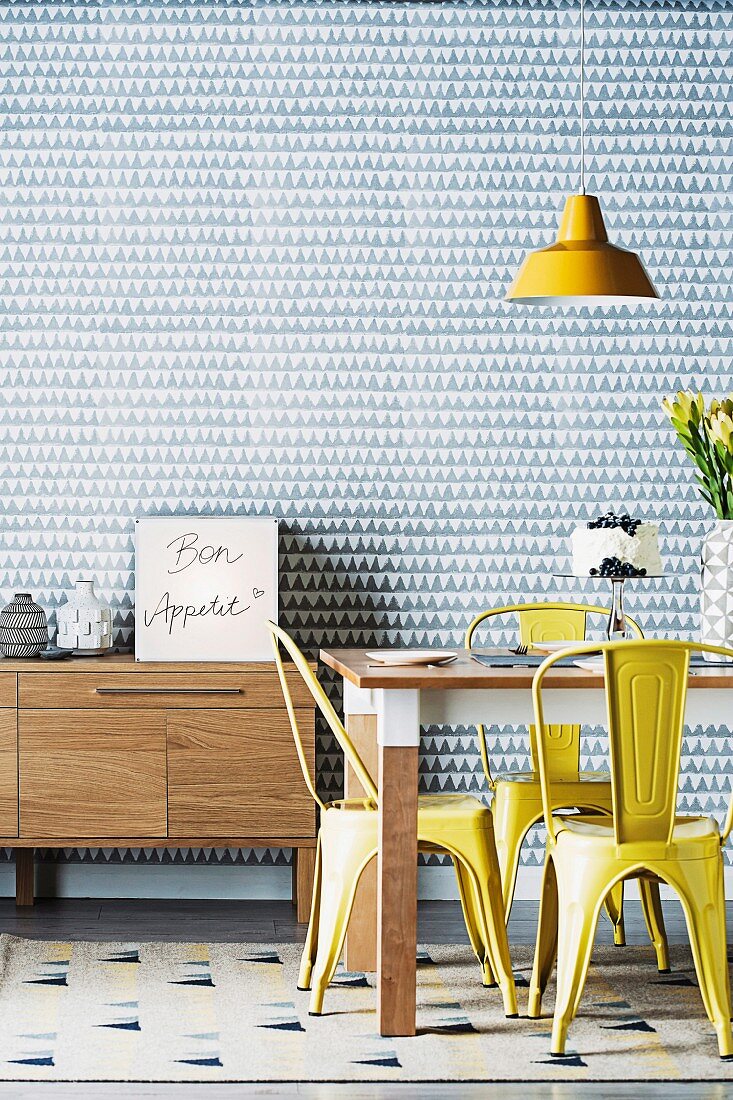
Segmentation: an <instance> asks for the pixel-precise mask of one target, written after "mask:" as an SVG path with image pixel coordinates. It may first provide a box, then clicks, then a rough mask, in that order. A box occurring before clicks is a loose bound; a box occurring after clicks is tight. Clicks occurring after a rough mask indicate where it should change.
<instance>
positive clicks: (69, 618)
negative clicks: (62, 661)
mask: <svg viewBox="0 0 733 1100" xmlns="http://www.w3.org/2000/svg"><path fill="white" fill-rule="evenodd" d="M56 624H57V627H58V633H57V635H56V645H57V646H58V647H59V649H72V650H73V651H74V655H75V656H77V657H86V656H93V655H94V654H95V653H104V652H105V650H107V649H110V648H111V646H112V611H111V610H110V608H109V607H107V606H106V605H105V604H103V603H102V601H101V600H100V599H99V597H98V596H96V595H95V593H94V581H77V582H76V589H75V590H74V591H73V592H72V593H71V594H70V595H69V596H68V597H67V600H66V603H64V604H62V605H61V607H59V608H58V610H57V612H56Z"/></svg>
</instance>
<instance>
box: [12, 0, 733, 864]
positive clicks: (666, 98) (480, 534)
mask: <svg viewBox="0 0 733 1100" xmlns="http://www.w3.org/2000/svg"><path fill="white" fill-rule="evenodd" d="M587 21H588V64H587V75H588V82H589V83H588V95H587V115H588V175H589V184H590V188H589V189H590V190H593V191H594V192H595V193H597V194H598V195H599V196H600V198H601V201H602V205H603V209H604V211H605V214H606V219H607V223H608V226H609V229H610V230H611V232H612V234H613V239H614V241H616V242H617V243H619V244H622V245H626V246H632V245H633V246H635V247H637V248H638V250H639V251H640V252H641V253H642V255H643V257H644V260H645V262H646V264H647V267H648V269H649V271H650V273H651V275H652V277H653V279H654V280H655V282H656V285H657V286H658V288H659V289H660V292H661V294H662V296H663V299H664V300H663V302H662V303H661V304H659V305H655V306H653V307H650V308H648V309H644V310H641V311H629V310H628V309H617V310H615V311H612V312H606V313H601V314H598V313H591V312H589V311H586V310H576V311H569V312H565V313H552V312H549V311H537V312H527V311H522V310H521V309H518V308H516V307H509V306H507V305H506V304H504V303H503V302H502V301H501V295H502V292H503V289H504V288H505V287H506V285H507V282H508V280H509V279H510V277H511V275H512V273H513V272H514V270H515V269H516V267H517V265H518V263H519V261H520V259H521V258H522V256H523V255H524V253H525V251H526V250H527V249H528V248H533V247H537V246H538V245H540V244H542V243H545V242H548V241H549V240H550V239H551V238H552V236H553V234H554V230H555V226H556V224H557V219H558V216H559V212H560V210H561V207H562V203H563V200H564V196H565V195H566V194H568V193H571V192H572V191H574V190H575V189H576V187H577V176H578V152H579V123H578V110H577V94H578V80H577V63H578V29H579V27H578V8H577V6H575V5H571V4H568V3H567V2H563V0H552V2H549V0H538V2H534V3H530V2H529V0H522V2H504V0H496V2H494V0H487V2H459V0H456V2H452V3H443V4H431V3H425V4H413V3H405V4H392V3H334V2H332V3H317V2H315V0H303V2H301V3H298V4H291V3H275V2H266V0H253V2H251V3H241V4H240V3H227V2H221V3H219V2H216V3H215V2H214V0H210V2H206V0H198V2H191V0H175V2H171V3H164V2H156V3H146V2H140V3H134V4H133V3H123V2H114V0H109V2H105V3H92V2H90V3H75V4H56V3H50V2H49V3H45V2H44V3H34V2H30V3H28V2H22V3H7V4H3V5H2V6H1V7H0V113H1V115H2V118H1V120H0V121H1V124H0V182H1V184H2V195H3V201H2V204H1V206H0V303H1V304H0V310H2V323H1V324H0V373H1V377H2V389H1V390H0V416H1V418H2V421H1V422H2V447H1V448H0V484H1V488H2V494H1V496H0V501H1V505H0V507H1V508H2V517H1V526H0V529H1V530H2V539H0V595H1V596H2V597H3V598H9V597H10V596H11V595H12V593H13V592H14V591H15V590H17V589H28V590H29V591H32V592H33V593H34V595H35V596H36V597H37V598H38V599H39V600H40V602H41V603H42V604H44V606H45V607H46V608H48V609H49V610H51V611H52V610H53V608H54V607H55V606H56V605H57V604H58V602H59V601H60V599H61V596H62V594H63V593H64V592H65V591H66V590H67V589H69V588H70V587H71V585H72V583H73V581H74V579H75V578H76V576H77V575H79V574H81V573H85V574H89V575H93V576H95V577H96V578H97V581H98V585H99V587H100V589H101V591H102V592H103V593H104V595H105V596H106V597H107V598H109V599H110V600H111V601H112V603H113V606H114V608H115V626H116V632H117V640H118V641H119V642H120V643H122V644H129V642H130V641H131V638H132V631H133V587H134V586H133V553H132V531H133V517H134V516H135V515H136V514H142V513H167V512H185V511H188V510H191V511H199V512H212V513H222V512H244V513H248V514H270V513H272V514H275V515H278V516H279V517H281V519H282V527H281V529H282V542H281V573H282V621H283V623H284V625H286V626H287V627H289V628H291V629H292V630H293V631H294V632H295V634H296V635H297V637H298V638H299V640H300V642H301V643H302V644H303V645H304V646H306V647H309V648H310V649H311V650H313V649H315V648H317V647H318V646H319V645H320V644H322V643H331V644H336V643H341V644H344V643H349V642H354V643H358V644H364V643H370V644H378V643H387V642H389V643H397V642H402V643H409V644H416V645H423V644H433V643H438V644H440V645H449V644H456V643H458V642H459V640H460V639H461V636H462V632H463V630H464V628H465V626H466V624H467V622H468V621H469V620H470V619H471V617H472V616H473V615H474V614H475V612H476V611H477V610H478V609H480V608H481V607H483V606H485V605H488V604H494V603H498V602H505V601H508V600H514V599H518V598H536V597H542V596H544V595H547V594H557V595H560V596H563V597H573V596H575V597H576V598H577V597H580V596H582V595H591V594H592V593H591V591H584V590H583V589H582V587H581V586H579V585H571V586H569V587H568V586H566V584H565V583H564V582H557V581H555V580H553V578H552V571H553V568H554V567H555V566H556V565H557V564H562V556H563V552H564V548H565V546H566V540H567V536H568V533H569V530H570V528H571V527H572V525H573V524H574V523H575V522H577V521H579V520H581V519H584V518H585V517H586V516H587V515H588V514H589V513H592V512H594V511H595V510H596V508H598V507H601V508H602V509H603V510H605V509H606V508H607V507H609V506H612V507H616V508H618V507H619V506H620V505H625V506H626V507H627V508H628V509H629V510H630V511H632V512H634V513H636V514H639V515H642V516H644V517H646V518H649V519H658V520H659V522H660V524H661V527H662V532H663V552H664V557H665V562H666V568H667V570H668V573H669V576H668V578H667V579H666V580H665V581H664V582H656V583H654V584H649V585H648V586H644V587H641V586H640V587H639V588H638V589H637V590H635V591H634V592H633V605H634V611H635V613H637V614H638V616H639V618H640V619H641V621H642V623H643V625H644V626H645V627H646V628H647V630H649V631H650V632H652V633H654V632H669V633H672V634H674V635H684V634H686V633H689V632H695V631H696V629H697V626H698V603H699V594H698V573H699V553H700V544H701V540H702V537H703V535H704V533H705V531H706V529H707V527H708V525H709V522H710V519H711V517H710V516H709V515H708V514H707V512H706V511H705V507H704V505H703V504H702V502H701V501H700V500H699V499H698V498H697V497H696V495H695V492H694V489H693V488H692V480H693V479H692V473H691V471H690V470H689V469H688V467H687V465H686V464H685V461H684V459H683V456H682V455H681V453H680V450H679V449H678V448H677V447H676V445H675V443H674V440H673V437H672V433H671V429H670V428H669V427H668V425H667V424H666V422H665V419H664V417H663V415H662V413H661V411H660V401H661V399H662V397H663V396H664V395H665V394H667V393H669V392H670V391H672V390H674V389H676V388H678V387H680V386H684V385H687V384H690V383H695V384H699V385H701V386H704V388H705V389H706V390H708V391H710V392H713V391H727V389H728V388H729V387H730V385H731V359H730V346H731V328H732V325H731V305H732V303H733V292H732V286H731V283H732V278H733V276H732V272H733V265H732V264H731V250H732V248H733V233H732V230H733V179H732V176H733V145H732V135H733V121H732V119H731V104H732V103H733V88H732V80H733V75H732V74H733V0H687V2H685V3H680V2H678V0H668V2H662V0H648V2H647V0H644V2H642V0H619V2H614V3H607V4H602V5H600V4H596V3H593V2H589V3H588V5H587ZM593 594H597V593H593ZM488 717H489V719H490V716H488ZM490 736H491V738H492V740H493V743H494V746H495V753H494V756H495V760H496V763H497V766H499V767H501V768H512V767H519V766H521V765H522V763H523V762H524V761H525V760H526V751H527V746H526V740H525V737H524V736H523V735H522V734H521V733H520V732H517V731H513V730H510V729H500V730H499V729H495V728H492V729H491V730H490ZM603 752H604V745H603V739H602V737H601V735H600V734H599V733H598V731H595V732H593V733H592V734H591V736H589V738H588V742H587V755H588V758H589V760H592V761H594V762H598V761H600V760H601V759H602V758H603ZM732 765H733V745H732V744H731V735H730V733H729V732H728V731H727V730H717V729H696V730H693V731H690V736H689V738H688V741H687V745H686V756H685V776H684V787H683V802H684V805H685V806H686V807H688V808H694V809H699V810H706V811H709V812H712V813H715V814H718V815H720V814H721V813H722V810H723V805H724V802H725V796H726V792H727V790H728V786H729V783H730V777H731V772H732ZM478 766H479V761H478V754H477V749H476V745H475V741H474V737H473V733H472V731H470V730H466V729H457V730H439V729H431V730H429V731H427V733H426V738H425V744H424V753H423V762H422V774H423V779H424V782H425V784H426V786H428V787H430V788H431V789H456V788H468V789H471V790H478V789H479V787H480V784H479V775H478ZM320 773H321V783H322V786H323V788H324V791H326V792H336V791H338V790H339V789H340V786H341V781H342V764H341V760H340V758H339V756H338V754H337V753H336V752H335V750H334V746H333V744H332V743H331V742H330V740H329V739H328V738H327V737H326V736H325V734H321V735H320ZM541 855H542V843H541V838H540V837H539V835H538V836H537V837H535V838H534V840H533V842H532V844H531V845H530V846H529V847H528V849H527V852H526V859H527V860H528V861H529V862H534V863H537V862H538V861H539V860H540V859H541ZM60 858H75V856H74V853H66V854H64V855H62V856H61V857H60ZM86 858H100V859H110V858H112V859H119V858H122V857H121V855H120V853H116V854H115V853H106V854H101V853H99V854H97V856H88V857H86ZM129 858H142V859H161V860H163V859H179V858H180V856H177V855H173V854H171V853H169V854H166V853H163V852H159V853H153V854H147V855H141V856H135V855H133V854H130V856H129ZM188 858H194V859H196V858H204V857H203V856H201V855H198V856H197V855H196V854H195V853H193V854H191V855H190V856H189V857H188ZM206 858H222V859H234V860H237V861H239V860H243V859H244V860H249V859H254V860H264V861H271V860H273V859H274V860H282V859H285V858H286V857H285V855H284V854H282V853H274V852H268V853H236V852H235V853H232V852H227V853H220V854H218V855H217V856H215V857H209V856H207V857H206Z"/></svg>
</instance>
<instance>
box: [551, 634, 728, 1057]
mask: <svg viewBox="0 0 733 1100" xmlns="http://www.w3.org/2000/svg"><path fill="white" fill-rule="evenodd" d="M597 648H599V647H597V646H591V645H585V646H575V647H573V649H572V650H570V651H569V652H571V653H572V654H573V655H576V656H580V655H582V654H587V653H589V652H591V651H593V650H597ZM600 648H601V649H602V651H603V657H604V665H605V680H606V704H607V708H608V727H609V750H610V763H611V794H612V817H611V818H610V819H609V818H608V817H605V816H601V815H592V814H587V815H586V814H583V815H574V816H571V817H563V816H554V815H553V809H554V806H555V805H556V803H557V794H556V793H555V792H554V791H553V787H554V786H555V781H554V773H553V765H552V746H553V737H552V734H551V727H549V726H547V725H546V724H545V721H544V717H543V707H542V685H543V682H544V679H545V676H546V675H547V673H548V672H549V671H550V669H551V668H552V666H553V665H554V664H555V662H556V661H557V660H558V655H557V654H553V655H552V656H551V657H549V658H548V659H547V660H546V661H544V662H543V664H542V665H541V666H540V668H539V669H538V670H537V673H536V675H535V678H534V684H533V688H532V696H533V703H534V713H535V721H536V728H537V731H538V735H537V758H538V765H539V772H540V785H541V789H542V803H543V809H544V818H545V824H546V826H547V859H546V863H545V874H544V882H543V891H542V900H541V904H540V919H539V924H538V930H537V946H536V949H535V960H534V968H533V971H532V981H531V984H530V994H529V1015H530V1017H537V1016H539V1015H540V1010H541V1002H542V995H543V993H544V990H545V988H546V986H547V982H548V979H549V976H550V973H551V971H552V967H553V964H554V961H555V957H557V995H556V1000H555V1015H554V1022H553V1027H552V1046H551V1050H552V1053H553V1054H557V1055H561V1054H563V1053H564V1051H565V1041H566V1036H567V1032H568V1027H569V1025H570V1024H571V1023H572V1020H573V1018H574V1017H575V1014H576V1012H577V1010H578V1003H579V1001H580V997H581V994H582V992H583V985H584V983H585V978H586V974H587V971H588V964H589V961H590V956H591V951H592V949H593V940H594V936H595V929H596V924H597V921H598V914H599V912H600V908H601V905H602V904H603V899H604V898H605V897H606V895H607V894H608V891H609V890H610V889H611V888H612V887H613V886H614V885H615V884H616V883H619V882H623V881H624V879H629V878H638V877H639V876H650V877H653V878H654V879H655V880H657V881H658V880H661V881H663V882H666V883H668V884H669V885H670V886H671V887H672V888H673V889H674V890H675V892H676V893H677V894H678V895H679V897H680V900H681V902H682V907H683V909H684V913H685V918H686V921H687V928H688V932H689V936H690V943H691V945H692V954H693V958H694V961H695V970H696V971H697V978H698V983H699V986H700V993H701V994H702V1000H703V1005H704V1006H705V1011H706V1013H707V1015H708V1018H709V1019H710V1021H711V1023H712V1024H713V1026H714V1027H715V1030H716V1032H717V1036H718V1048H719V1051H720V1056H721V1057H722V1058H729V1057H731V1056H733V1038H732V1036H731V1024H730V989H729V983H728V963H727V958H726V934H725V932H726V929H725V897H724V894H723V854H722V846H723V844H724V843H725V841H726V839H727V838H728V835H729V834H730V832H731V828H732V827H733V801H732V802H731V805H730V807H729V809H728V815H727V818H726V822H725V827H724V829H723V833H722V835H721V833H720V832H719V829H718V826H717V824H716V823H715V821H713V820H712V818H709V817H692V816H678V815H677V814H676V801H677V789H678V783H679V771H680V752H681V748H682V734H683V727H684V718H685V702H686V697H687V680H688V670H689V660H690V653H691V652H694V651H706V652H708V653H718V654H723V655H725V656H727V657H731V658H733V651H731V650H726V649H721V648H719V647H718V646H711V645H704V644H702V643H698V642H671V641H634V642H628V641H626V642H606V643H604V644H603V646H602V647H600Z"/></svg>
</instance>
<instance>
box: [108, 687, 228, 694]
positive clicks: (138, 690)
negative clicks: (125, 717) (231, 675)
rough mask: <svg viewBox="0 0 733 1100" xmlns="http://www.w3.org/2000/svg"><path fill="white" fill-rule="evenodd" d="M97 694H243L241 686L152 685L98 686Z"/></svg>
mask: <svg viewBox="0 0 733 1100" xmlns="http://www.w3.org/2000/svg"><path fill="white" fill-rule="evenodd" d="M94 690H95V691H96V693H97V695H241V694H242V689H241V688H182V687H168V688H150V687H147V688H146V687H125V688H116V687H101V688H100V687H98V688H95V689H94Z"/></svg>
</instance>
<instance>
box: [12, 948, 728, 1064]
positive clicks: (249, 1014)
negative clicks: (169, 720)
mask: <svg viewBox="0 0 733 1100" xmlns="http://www.w3.org/2000/svg"><path fill="white" fill-rule="evenodd" d="M299 954H300V949H299V948H298V947H297V946H295V945H291V944H274V945H273V946H271V947H267V946H264V947H263V946H262V945H260V944H257V945H251V944H181V943H178V944H164V943H111V944H105V943H48V942H41V941H33V940H23V939H17V938H15V937H11V936H2V937H0V960H1V962H2V978H1V980H0V1079H2V1080H52V1081H89V1080H92V1081H243V1082H244V1081H441V1080H451V1081H535V1080H545V1081H555V1080H564V1081H584V1080H585V1081H617V1080H619V1081H629V1080H632V1081H633V1080H639V1081H641V1080H644V1081H652V1080H675V1081H689V1080H714V1079H717V1080H733V1065H731V1064H730V1063H724V1062H721V1061H720V1060H719V1058H718V1056H717V1047H716V1044H715V1039H714V1037H713V1032H712V1028H711V1027H710V1026H709V1025H708V1023H707V1020H706V1018H705V1015H704V1013H703V1008H702V1004H701V1001H700V995H699V992H698V988H697V983H696V980H695V975H694V971H693V969H692V965H691V961H690V954H689V951H688V950H687V948H684V947H682V948H673V949H672V957H673V973H671V974H669V975H659V974H657V972H656V969H655V966H654V962H653V959H652V957H651V952H650V951H649V950H648V949H645V948H638V947H637V948H635V947H627V948H613V947H602V948H598V949H597V950H596V954H595V957H594V962H593V966H592V969H591V976H590V978H589V981H588V985H587V987H586V993H585V997H584V1000H583V1002H582V1004H581V1012H580V1015H579V1016H578V1018H577V1020H576V1022H575V1024H574V1026H573V1028H572V1030H571V1041H570V1042H569V1044H568V1051H567V1056H566V1057H564V1058H551V1057H550V1055H549V1035H550V1028H549V1019H543V1020H528V1019H526V1018H524V1019H519V1020H506V1019H504V1016H503V1015H502V1011H501V1007H500V999H499V996H498V992H497V991H496V990H491V989H483V988H482V986H481V985H480V979H479V971H478V967H477V966H476V964H475V963H474V962H472V961H471V960H470V958H469V951H468V950H467V949H466V948H463V947H427V948H426V949H424V950H422V951H421V955H420V965H419V968H418V982H419V991H418V1001H419V1010H418V1028H419V1034H418V1035H417V1036H416V1037H415V1038H411V1039H383V1038H381V1037H380V1036H379V1035H378V1034H377V1033H376V1026H375V1025H376V1016H375V1000H376V998H375V993H374V990H373V988H372V987H371V984H370V983H371V982H372V981H373V979H372V978H371V977H370V976H365V975H364V974H357V973H346V972H344V971H341V972H339V975H338V978H337V984H336V985H335V986H334V987H332V988H331V989H330V990H329V992H328V993H327V995H326V1003H325V1008H326V1011H327V1013H328V1015H326V1016H323V1017H320V1018H313V1017H309V1016H308V994H306V993H299V992H298V991H297V990H296V988H295V986H296V975H297V966H298V960H299ZM514 957H515V961H516V965H517V971H516V973H517V978H518V985H519V992H520V1011H521V1010H522V1009H523V1008H524V1007H525V1004H526V992H527V980H528V975H529V968H530V966H531V949H530V948H528V947H520V948H517V949H515V951H514ZM547 1005H548V1007H549V1008H551V1007H552V991H550V995H549V996H548V998H547Z"/></svg>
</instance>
